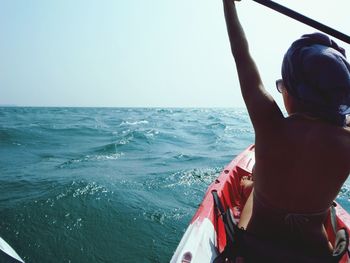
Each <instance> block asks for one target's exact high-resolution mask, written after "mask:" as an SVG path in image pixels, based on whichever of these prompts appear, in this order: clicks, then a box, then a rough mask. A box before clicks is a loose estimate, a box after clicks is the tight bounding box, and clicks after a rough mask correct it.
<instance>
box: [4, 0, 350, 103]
mask: <svg viewBox="0 0 350 263" xmlns="http://www.w3.org/2000/svg"><path fill="white" fill-rule="evenodd" d="M277 2H279V3H281V4H283V5H286V6H288V7H290V8H292V9H294V10H296V11H298V12H301V13H303V14H305V15H307V16H309V17H311V18H314V19H316V20H319V21H320V22H323V23H326V24H327V25H329V26H332V27H334V28H336V29H338V30H340V31H342V32H343V33H346V34H350V28H349V21H348V15H349V13H348V10H350V2H349V0H334V1H320V0H307V1H295V0H279V1H277ZM237 6H238V11H239V15H240V19H241V22H242V24H243V27H244V29H245V31H246V34H247V37H248V40H249V43H250V49H251V52H252V54H253V57H254V58H255V60H256V62H257V65H258V67H259V69H260V72H261V75H262V78H263V80H264V83H265V86H266V88H267V90H268V91H269V92H270V93H271V94H272V95H273V96H274V97H275V98H276V100H277V102H278V103H279V104H280V105H281V98H280V96H279V94H278V93H277V92H276V91H275V85H274V81H275V79H277V78H280V64H281V61H282V57H283V54H284V52H285V51H286V49H287V48H288V47H289V45H290V43H291V42H292V41H293V40H295V39H296V38H298V37H299V36H300V35H302V34H304V33H311V32H315V31H316V30H314V29H312V28H310V27H307V26H304V25H302V24H301V23H299V22H296V21H294V20H292V19H290V18H287V17H285V16H283V15H281V14H278V13H276V12H275V11H272V10H270V9H268V8H266V7H263V6H261V5H259V4H257V3H255V2H253V1H251V0H242V1H241V2H239V3H237ZM0 36H1V40H0V104H15V105H22V106H108V107H221V106H222V107H235V106H239V107H242V106H244V103H243V100H242V98H241V95H240V90H239V85H238V80H237V74H236V70H235V65H234V62H233V59H232V56H231V53H230V48H229V41H228V37H227V33H226V27H225V22H224V16H223V11H222V1H221V0H176V1H174V0H172V1H170V0H151V1H145V0H124V1H121V0H94V1H93V0H55V1H54V0H0ZM338 43H339V44H341V46H343V47H344V48H345V49H346V50H349V46H348V45H347V44H344V43H342V42H341V41H338ZM349 52H350V51H349ZM349 56H350V53H349Z"/></svg>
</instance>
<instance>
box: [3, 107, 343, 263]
mask: <svg viewBox="0 0 350 263" xmlns="http://www.w3.org/2000/svg"><path fill="white" fill-rule="evenodd" d="M252 143H254V131H253V128H252V125H251V123H250V121H249V117H248V114H247V111H246V110H245V109H243V108H242V109H240V108H234V109H181V108H176V109H168V108H165V109H162V108H30V107H4V108H0V236H1V237H2V238H4V239H5V240H6V241H7V242H8V243H9V244H10V245H11V246H12V247H13V248H14V249H15V250H16V251H17V253H18V254H19V255H20V256H21V257H22V258H23V259H24V260H25V261H26V262H29V263H30V262H39V263H40V262H42V263H47V262H57V263H59V262H67V263H68V262H72V263H74V262H92V263H94V262H101V263H102V262H168V261H169V260H170V258H171V256H172V254H173V252H174V250H175V249H176V247H177V245H178V243H179V241H180V239H181V237H182V235H183V233H184V231H185V229H186V227H187V226H188V223H189V221H190V220H191V217H192V216H193V214H194V213H195V211H196V209H197V207H198V205H199V204H200V202H201V200H202V198H203V195H204V193H205V191H206V189H207V187H208V185H209V184H210V183H211V182H212V181H213V180H214V179H215V178H216V177H217V176H218V175H219V173H220V171H221V170H222V169H223V168H224V166H225V165H227V164H228V163H229V162H230V161H231V160H232V158H234V157H235V156H236V155H237V154H238V153H240V152H241V151H242V150H244V149H245V148H246V147H248V146H249V145H250V144H252ZM348 189H350V188H349V184H348V183H346V185H345V186H344V187H343V188H342V190H341V193H340V195H339V197H338V201H339V202H341V204H342V205H343V206H344V207H345V208H346V209H348V210H350V205H349V200H348V199H349V197H350V192H349V190H348Z"/></svg>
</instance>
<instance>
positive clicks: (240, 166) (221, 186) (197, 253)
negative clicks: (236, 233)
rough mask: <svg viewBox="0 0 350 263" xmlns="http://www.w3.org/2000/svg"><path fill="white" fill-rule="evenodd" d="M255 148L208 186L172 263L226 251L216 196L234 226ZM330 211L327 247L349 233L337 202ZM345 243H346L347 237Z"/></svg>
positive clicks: (348, 218) (202, 262)
mask: <svg viewBox="0 0 350 263" xmlns="http://www.w3.org/2000/svg"><path fill="white" fill-rule="evenodd" d="M254 148H255V146H254V145H252V146H250V147H248V148H247V149H246V150H245V151H243V152H242V153H241V154H239V155H238V156H237V157H236V158H234V159H233V160H232V161H231V162H230V163H229V165H227V166H226V167H225V168H224V170H223V171H222V172H221V174H220V175H219V177H218V178H217V179H216V180H215V181H214V182H213V183H212V184H211V185H210V186H209V188H208V190H207V192H206V194H205V196H204V199H203V201H202V203H201V204H200V206H199V208H198V210H197V212H196V213H195V215H194V216H193V218H192V220H191V222H190V224H189V226H188V227H187V230H186V232H185V233H184V235H183V237H182V239H181V241H180V243H179V245H178V247H177V249H176V251H175V252H174V255H173V257H172V259H171V261H170V262H171V263H190V262H191V263H206V262H208V263H211V262H214V260H215V259H217V258H218V256H219V255H220V254H221V253H222V252H223V251H224V250H225V247H226V245H227V241H226V240H228V238H227V237H226V236H227V231H226V230H227V229H226V226H225V223H224V221H225V220H224V219H223V218H222V217H221V216H220V213H218V212H217V206H218V205H217V203H216V200H215V196H217V197H218V199H219V202H221V205H222V206H223V207H224V208H225V209H226V211H229V212H230V217H231V218H232V221H233V223H235V224H237V223H238V222H239V219H240V213H241V211H242V208H243V205H244V201H245V200H243V199H244V198H243V197H242V189H241V186H240V181H241V178H242V177H248V178H249V177H251V176H252V170H253V167H254V164H255V154H254ZM332 207H333V209H330V212H329V215H328V217H327V219H326V221H325V228H326V231H327V235H328V239H329V241H330V243H331V244H333V245H334V244H335V241H336V238H337V236H336V233H337V231H338V230H339V229H345V230H347V231H349V230H350V215H349V214H348V213H347V212H346V211H345V210H344V209H343V208H342V207H341V205H339V204H337V203H336V202H334V204H333V206H332ZM332 213H333V215H332ZM346 239H347V240H348V236H346ZM337 240H338V239H337ZM347 248H349V244H348V242H347V243H346V247H345V250H347ZM262 262H265V261H262ZM339 262H341V263H345V262H349V256H348V253H345V252H344V255H343V256H341V259H340V261H339Z"/></svg>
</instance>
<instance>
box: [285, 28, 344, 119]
mask: <svg viewBox="0 0 350 263" xmlns="http://www.w3.org/2000/svg"><path fill="white" fill-rule="evenodd" d="M282 78H283V85H284V89H285V91H286V92H287V94H284V95H283V98H284V101H285V103H286V108H287V110H288V107H289V108H290V107H292V109H290V110H292V111H307V112H310V113H312V114H314V115H317V116H319V117H321V118H323V119H325V120H328V121H331V122H333V123H336V124H338V125H344V122H345V116H346V115H347V114H350V64H349V62H348V61H347V60H346V57H345V51H344V49H342V48H341V47H339V46H338V45H337V44H336V43H335V42H334V41H333V40H331V39H330V38H329V37H328V36H326V35H324V34H321V33H314V34H309V35H303V36H302V37H301V38H300V39H298V40H297V41H295V42H294V43H293V44H292V45H291V47H290V48H289V49H288V51H287V53H286V54H285V56H284V59H283V63H282ZM289 97H290V98H289ZM286 100H287V101H289V102H287V101H286ZM288 103H289V104H291V105H287V104H288Z"/></svg>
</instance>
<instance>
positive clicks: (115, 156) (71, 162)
mask: <svg viewBox="0 0 350 263" xmlns="http://www.w3.org/2000/svg"><path fill="white" fill-rule="evenodd" d="M124 155H125V154H124V153H123V152H119V153H113V154H108V155H85V156H83V157H81V158H75V159H71V160H68V161H66V162H64V163H62V164H60V165H58V166H57V168H68V167H72V166H74V165H79V164H80V163H84V162H87V163H89V162H93V161H111V160H117V159H120V158H121V157H122V156H124Z"/></svg>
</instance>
